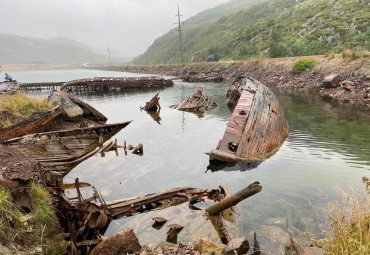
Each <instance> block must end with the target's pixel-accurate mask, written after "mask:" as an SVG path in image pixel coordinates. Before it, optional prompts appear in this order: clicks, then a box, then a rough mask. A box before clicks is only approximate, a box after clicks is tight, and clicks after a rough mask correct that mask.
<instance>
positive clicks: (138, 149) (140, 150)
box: [132, 143, 144, 154]
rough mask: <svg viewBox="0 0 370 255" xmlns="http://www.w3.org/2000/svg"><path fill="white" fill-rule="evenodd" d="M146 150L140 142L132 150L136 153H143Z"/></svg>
mask: <svg viewBox="0 0 370 255" xmlns="http://www.w3.org/2000/svg"><path fill="white" fill-rule="evenodd" d="M143 152H144V150H143V145H142V144H141V143H139V145H138V146H136V147H135V148H134V149H133V150H132V153H134V154H143Z"/></svg>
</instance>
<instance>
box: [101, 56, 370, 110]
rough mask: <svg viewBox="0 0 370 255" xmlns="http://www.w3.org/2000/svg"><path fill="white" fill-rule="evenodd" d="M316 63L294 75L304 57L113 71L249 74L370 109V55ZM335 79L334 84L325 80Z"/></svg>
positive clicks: (117, 68)
mask: <svg viewBox="0 0 370 255" xmlns="http://www.w3.org/2000/svg"><path fill="white" fill-rule="evenodd" d="M314 57H315V58H316V59H317V61H316V63H315V64H314V65H313V66H312V67H310V68H308V69H307V70H305V71H303V72H302V73H300V74H295V73H293V72H292V66H293V64H294V63H295V62H296V61H298V60H299V59H301V58H304V57H291V58H274V59H267V58H266V59H250V60H245V61H230V62H224V61H220V62H212V63H187V64H168V65H153V66H113V67H107V68H103V69H105V70H112V71H124V72H133V73H150V74H160V75H169V76H175V77H185V76H189V75H190V76H196V75H202V74H203V75H210V74H218V75H220V76H222V78H223V79H224V80H227V81H232V80H233V78H235V77H236V76H238V75H240V74H248V75H250V76H251V77H253V78H255V79H257V80H259V81H261V82H262V83H263V84H265V85H267V86H270V87H278V88H283V89H287V90H289V91H291V92H297V91H298V92H305V93H309V94H316V95H321V96H324V97H326V98H331V99H333V100H338V102H340V103H343V104H350V105H353V106H356V107H359V108H361V109H366V110H370V55H369V54H367V55H364V56H362V57H359V58H355V59H351V58H343V57H342V55H335V56H334V58H330V57H325V56H314ZM328 76H331V77H332V78H333V77H335V80H334V82H333V83H332V82H329V83H328V82H327V83H325V82H324V81H325V79H329V78H330V77H328Z"/></svg>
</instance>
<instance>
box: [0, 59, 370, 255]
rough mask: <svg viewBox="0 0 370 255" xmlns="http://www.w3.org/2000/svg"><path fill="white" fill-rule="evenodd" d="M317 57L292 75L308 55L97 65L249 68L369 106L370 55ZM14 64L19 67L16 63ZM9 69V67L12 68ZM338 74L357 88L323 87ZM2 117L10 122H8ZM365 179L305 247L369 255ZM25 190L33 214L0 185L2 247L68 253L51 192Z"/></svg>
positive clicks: (290, 85)
mask: <svg viewBox="0 0 370 255" xmlns="http://www.w3.org/2000/svg"><path fill="white" fill-rule="evenodd" d="M314 58H316V60H315V61H310V62H311V63H312V62H314V63H313V64H309V66H307V67H306V68H303V69H304V70H302V71H301V72H300V73H299V74H294V73H293V71H292V68H293V65H294V63H296V62H297V61H298V60H300V59H304V58H301V57H295V58H282V59H253V60H248V61H232V62H218V63H190V64H176V65H156V66H114V67H104V68H99V69H104V70H112V71H127V72H136V73H140V72H142V73H155V74H162V75H171V76H176V77H179V76H181V75H186V74H189V73H191V72H198V73H201V72H217V73H219V74H221V75H224V77H225V79H226V80H227V79H231V78H232V77H233V75H236V74H238V73H241V72H242V73H243V72H245V73H248V74H249V75H251V76H254V77H255V78H256V79H260V80H261V81H262V82H264V83H266V84H267V85H269V86H277V87H283V88H286V89H288V90H289V89H291V90H298V91H306V92H308V93H313V94H315V93H319V94H321V95H331V98H334V99H339V100H344V101H346V100H349V101H351V102H352V103H354V104H357V103H358V104H359V105H362V106H364V109H366V107H369V104H370V96H368V94H369V95H370V89H369V80H370V73H369V70H368V68H369V61H370V58H369V57H368V56H362V57H359V58H355V59H351V58H343V57H342V56H338V55H335V56H334V57H333V58H332V57H331V55H330V59H329V57H327V56H314ZM32 65H33V64H32ZM32 65H31V66H27V65H26V64H25V65H21V66H19V68H20V69H18V70H27V68H30V67H32ZM42 66H43V67H46V66H48V67H49V70H51V69H65V68H70V69H72V68H75V67H74V65H71V66H68V65H63V64H60V65H59V64H56V65H54V66H53V65H49V64H47V63H44V64H42V65H41V66H38V67H37V68H40V69H37V68H36V70H46V69H43V67H42ZM4 67H6V66H5V65H3V70H4V69H5V68H4ZM13 67H14V68H16V66H15V65H14V66H13ZM61 67H63V68H61ZM91 68H92V67H91ZM31 69H32V68H31ZM5 70H7V71H8V70H10V69H5ZM14 70H15V69H14ZM33 70H35V69H33ZM334 72H335V73H336V74H338V75H340V76H341V80H342V81H345V80H346V81H350V82H351V83H346V84H352V85H351V86H353V90H352V91H351V89H349V88H351V87H349V88H346V84H344V85H343V86H342V85H339V86H337V87H333V88H324V87H323V86H322V85H320V84H322V82H323V80H324V79H325V77H326V76H327V75H330V74H332V73H334ZM338 91H340V93H339V92H338ZM365 93H366V97H365ZM339 94H340V95H339ZM17 97H19V99H20V103H14V102H11V101H12V100H14V99H16V98H17ZM348 98H349V99H348ZM0 99H1V100H0V102H1V104H0V112H7V114H8V115H9V114H10V116H18V117H20V116H29V114H31V113H27V114H25V113H24V112H23V111H24V110H30V109H31V108H32V109H34V112H37V111H43V110H45V109H49V107H50V105H47V104H45V105H44V103H40V105H38V103H37V102H35V100H33V99H28V98H27V97H26V96H25V95H16V96H15V95H12V96H1V97H0ZM36 101H37V100H36ZM6 105H7V106H6ZM367 109H369V108H367ZM1 116H2V118H3V116H5V115H4V114H3V113H2V115H1ZM26 118H27V117H26ZM1 121H3V120H1ZM4 121H5V122H8V121H10V120H4ZM11 121H12V122H17V121H18V120H17V118H14V119H12V120H11ZM8 124H9V123H8ZM2 125H4V124H2ZM2 156H4V155H2ZM363 182H364V186H365V189H364V191H363V192H359V191H357V190H355V189H352V193H351V194H349V193H345V192H344V191H343V190H341V189H340V188H338V187H337V188H338V191H339V194H340V195H341V196H340V197H341V199H340V200H339V202H338V204H336V203H333V206H332V208H333V211H332V214H331V215H324V216H323V217H330V218H331V220H332V229H331V234H330V235H328V237H327V238H328V239H326V240H320V241H317V242H314V246H315V247H306V248H317V247H319V248H320V249H322V250H321V251H322V252H325V253H326V254H361V255H362V254H363V255H365V254H368V253H369V250H370V221H369V219H370V191H369V179H368V178H367V177H364V179H363ZM25 192H27V193H28V194H29V197H30V199H31V205H32V212H31V213H25V212H24V210H23V211H22V210H20V208H19V207H17V206H15V204H14V203H13V199H12V198H11V195H10V193H9V191H8V190H7V189H6V188H5V187H3V186H1V185H0V205H1V206H0V240H1V242H0V243H1V245H0V248H5V247H3V246H6V247H7V248H5V249H8V250H9V249H10V250H12V251H14V252H19V251H22V252H25V253H26V254H27V253H28V254H66V248H67V246H68V243H67V242H66V241H65V240H64V234H63V232H62V231H61V227H60V225H59V224H58V220H57V218H56V214H55V209H54V208H53V207H52V205H51V202H50V197H49V195H48V193H47V191H46V190H45V189H44V187H43V186H42V184H39V183H35V182H29V183H28V184H27V185H26V186H25ZM306 248H304V249H303V250H302V251H298V254H304V252H305V249H306ZM10 250H9V251H10ZM146 254H155V251H153V253H149V252H147V253H146Z"/></svg>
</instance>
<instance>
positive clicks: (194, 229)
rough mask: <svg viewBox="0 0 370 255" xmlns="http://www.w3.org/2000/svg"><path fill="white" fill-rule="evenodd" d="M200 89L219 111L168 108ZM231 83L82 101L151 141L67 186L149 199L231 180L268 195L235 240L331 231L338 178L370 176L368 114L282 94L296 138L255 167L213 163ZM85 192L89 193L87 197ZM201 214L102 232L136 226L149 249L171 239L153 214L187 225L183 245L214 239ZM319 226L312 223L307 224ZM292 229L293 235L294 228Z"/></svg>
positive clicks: (90, 73) (104, 160)
mask: <svg viewBox="0 0 370 255" xmlns="http://www.w3.org/2000/svg"><path fill="white" fill-rule="evenodd" d="M12 76H13V77H15V78H16V79H17V80H18V81H20V82H36V81H40V82H41V81H67V80H71V79H77V78H87V77H94V76H134V74H127V73H117V72H104V71H94V70H62V71H37V72H36V71H32V72H13V73H12ZM198 86H202V87H204V88H205V92H204V94H205V95H207V96H209V97H210V98H211V99H212V100H214V101H216V102H217V103H218V104H219V107H218V108H217V109H214V110H212V111H210V112H207V113H205V114H204V116H197V115H195V114H192V113H186V112H181V111H177V110H172V109H169V106H170V105H172V104H175V103H178V102H180V101H182V100H183V99H184V98H186V97H188V96H189V95H191V94H193V93H194V91H195V89H196V88H197V87H198ZM229 86H230V84H228V83H197V84H191V83H185V82H180V81H176V82H175V85H174V87H171V88H166V89H163V90H158V89H151V90H131V91H126V92H115V93H108V94H100V95H78V96H79V97H80V98H82V100H84V101H86V102H87V103H89V104H91V105H92V106H94V107H96V108H97V109H98V110H99V111H101V112H102V113H103V114H105V115H106V116H107V117H108V123H115V122H122V121H127V120H134V121H133V122H132V123H131V124H130V125H129V126H128V127H126V128H125V129H123V130H122V131H121V132H120V133H118V134H117V135H115V136H114V137H113V138H112V139H115V138H116V139H118V144H119V145H123V141H125V140H126V141H127V143H128V144H132V145H134V146H135V145H137V144H139V143H142V144H143V145H144V155H143V156H138V155H134V154H131V153H128V155H127V156H125V155H124V153H123V149H119V150H118V152H119V156H118V157H117V156H116V154H115V153H114V152H109V153H106V156H105V157H100V155H99V156H96V157H93V158H90V159H88V160H87V161H85V162H83V163H81V164H80V165H78V166H77V167H76V168H75V169H73V170H72V171H71V172H70V173H69V174H68V175H67V176H66V177H65V182H66V183H68V182H74V179H75V178H76V177H78V178H79V179H80V181H83V182H89V183H91V184H92V185H94V186H95V187H96V188H97V189H98V190H99V191H100V192H101V193H102V195H103V196H104V198H105V200H106V201H113V200H118V199H124V198H131V197H136V196H139V195H146V194H149V193H154V192H159V191H162V190H164V189H170V188H174V187H180V186H190V187H197V188H203V189H207V188H217V187H218V186H219V185H221V184H222V183H225V184H226V186H227V187H228V189H229V191H230V192H232V193H234V192H236V191H238V190H239V189H241V188H243V187H245V186H247V185H249V184H250V183H252V182H254V181H259V182H260V183H261V184H262V186H263V190H262V192H260V193H259V194H257V195H255V196H253V197H251V198H248V199H247V200H245V201H243V202H241V203H240V204H238V206H237V207H238V209H239V216H237V217H236V222H237V223H236V224H235V225H232V224H229V226H228V230H229V232H230V233H231V236H232V237H237V236H245V237H250V235H251V233H253V231H255V230H256V229H258V228H259V226H260V225H263V224H267V225H269V224H276V225H279V226H281V227H282V228H284V229H290V230H291V232H292V234H293V235H294V236H296V237H302V238H304V239H307V240H308V239H309V238H310V237H311V235H310V234H309V233H307V232H313V233H314V234H315V235H316V236H317V237H321V235H322V234H324V233H325V230H327V223H328V222H327V217H328V214H327V213H328V210H329V205H328V203H329V202H331V201H333V200H336V199H337V198H338V197H337V192H336V190H335V189H334V183H333V181H335V182H337V183H338V184H339V185H340V186H341V187H342V188H344V189H347V187H348V185H352V186H355V185H356V184H358V183H359V182H360V179H361V177H362V176H364V175H367V176H369V162H370V115H369V113H364V112H360V111H353V110H351V109H349V108H343V107H338V106H333V105H331V104H330V103H328V102H325V101H323V100H321V99H315V98H309V97H305V96H292V95H289V94H285V93H283V92H279V91H276V95H277V96H278V97H279V99H280V102H281V104H282V106H283V108H284V112H285V114H286V117H287V119H288V122H289V126H290V136H289V138H288V139H287V140H286V141H285V143H284V144H283V145H282V147H281V148H280V150H279V151H278V152H277V153H276V154H275V155H274V156H272V157H271V158H270V159H268V160H266V161H265V162H263V163H262V164H260V165H258V166H257V167H256V168H254V169H251V170H246V169H245V167H244V166H241V165H234V166H219V165H218V166H216V167H215V166H212V167H210V166H209V161H208V159H209V158H208V156H207V155H206V154H205V152H209V151H210V150H211V149H213V148H215V147H216V145H217V142H218V140H219V139H221V138H222V136H223V133H224V130H225V128H226V125H227V122H228V120H229V118H230V115H231V112H230V111H229V109H228V108H227V106H226V96H225V94H226V91H227V89H228V87H229ZM157 92H159V95H160V97H161V99H160V104H161V106H162V109H161V112H160V118H161V120H160V121H159V123H158V122H156V121H154V120H153V119H152V118H151V116H150V115H149V114H147V113H146V112H145V111H140V106H144V105H145V102H147V101H149V100H150V98H151V97H152V96H154V95H155V94H156V93H157ZM89 192H90V189H87V190H86V191H85V193H86V194H87V193H89ZM202 214H203V212H202V211H190V210H189V209H188V208H186V205H184V206H179V207H176V208H169V209H166V210H162V211H154V212H150V213H146V214H141V215H137V216H134V217H129V218H122V219H119V220H116V221H114V222H112V223H111V224H110V226H109V228H108V230H107V232H106V233H105V234H106V235H111V234H113V233H115V232H117V231H119V230H123V229H125V228H127V227H132V228H134V230H135V231H136V234H137V235H138V237H139V239H140V240H141V241H142V243H148V242H158V241H161V240H165V237H166V232H167V227H166V225H165V226H164V227H163V228H162V229H161V230H155V229H153V228H152V227H151V225H152V223H153V222H152V220H151V218H152V217H155V216H163V217H165V218H167V219H169V223H179V224H182V225H185V228H184V230H183V231H182V232H181V233H180V234H179V240H180V241H189V240H193V239H199V238H200V237H209V238H211V239H213V240H215V241H217V235H216V233H215V231H214V230H213V229H212V227H211V224H210V222H209V221H207V220H206V219H205V218H204V217H202ZM310 223H312V224H310ZM293 229H294V230H293Z"/></svg>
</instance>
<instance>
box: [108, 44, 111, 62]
mask: <svg viewBox="0 0 370 255" xmlns="http://www.w3.org/2000/svg"><path fill="white" fill-rule="evenodd" d="M108 56H109V66H112V62H111V60H110V48H109V44H108Z"/></svg>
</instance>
